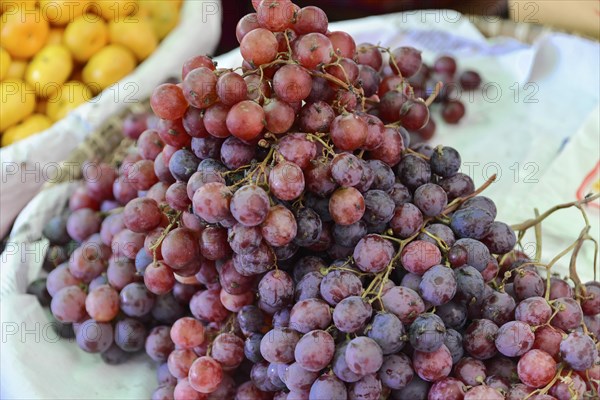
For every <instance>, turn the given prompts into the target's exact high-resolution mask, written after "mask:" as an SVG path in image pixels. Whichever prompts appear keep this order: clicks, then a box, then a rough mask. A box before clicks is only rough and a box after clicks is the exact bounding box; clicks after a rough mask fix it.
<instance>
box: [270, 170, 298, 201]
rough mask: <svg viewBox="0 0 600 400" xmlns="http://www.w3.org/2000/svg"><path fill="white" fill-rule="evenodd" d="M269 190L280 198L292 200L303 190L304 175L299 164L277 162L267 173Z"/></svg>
mask: <svg viewBox="0 0 600 400" xmlns="http://www.w3.org/2000/svg"><path fill="white" fill-rule="evenodd" d="M269 185H270V188H271V192H272V193H273V195H275V197H277V198H278V199H280V200H293V199H296V198H297V197H299V196H300V194H301V193H302V191H303V190H304V185H305V182H304V175H303V173H302V170H301V169H300V167H299V166H297V165H296V164H294V163H291V162H288V161H282V162H279V163H278V164H277V165H276V166H275V167H273V169H271V172H270V173H269Z"/></svg>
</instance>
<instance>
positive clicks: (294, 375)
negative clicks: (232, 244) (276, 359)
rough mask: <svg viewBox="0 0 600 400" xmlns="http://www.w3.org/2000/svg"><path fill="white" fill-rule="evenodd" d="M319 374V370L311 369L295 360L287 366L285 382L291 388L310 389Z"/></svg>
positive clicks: (296, 389)
mask: <svg viewBox="0 0 600 400" xmlns="http://www.w3.org/2000/svg"><path fill="white" fill-rule="evenodd" d="M318 376H319V374H318V372H313V371H309V370H307V369H305V368H303V367H302V366H301V365H300V364H298V363H297V362H295V363H292V364H290V365H289V366H287V367H286V368H285V374H284V382H285V384H286V385H287V387H288V388H289V389H290V390H295V391H298V392H301V391H306V390H310V387H311V386H312V384H313V382H314V381H315V380H316V379H317V377H318Z"/></svg>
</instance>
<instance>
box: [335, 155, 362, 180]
mask: <svg viewBox="0 0 600 400" xmlns="http://www.w3.org/2000/svg"><path fill="white" fill-rule="evenodd" d="M362 175H363V167H362V163H361V162H360V161H359V159H358V157H356V156H355V155H353V154H351V153H340V154H337V155H336V156H335V157H334V158H333V160H332V162H331V176H332V177H333V179H334V180H335V181H336V182H337V183H338V184H339V185H340V186H346V187H349V186H356V185H358V184H359V183H360V180H361V178H362Z"/></svg>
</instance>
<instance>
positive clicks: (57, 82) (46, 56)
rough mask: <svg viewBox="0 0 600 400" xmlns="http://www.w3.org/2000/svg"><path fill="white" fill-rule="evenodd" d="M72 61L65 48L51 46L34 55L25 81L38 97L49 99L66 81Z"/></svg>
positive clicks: (71, 68)
mask: <svg viewBox="0 0 600 400" xmlns="http://www.w3.org/2000/svg"><path fill="white" fill-rule="evenodd" d="M71 71H73V60H72V59H71V53H70V52H69V50H68V49H67V47H66V46H63V45H60V44H52V45H50V46H46V47H44V48H43V49H42V51H40V52H39V53H37V54H36V56H35V57H34V58H33V60H31V62H30V63H29V65H28V66H27V71H25V80H26V81H27V83H29V84H30V85H31V86H33V87H34V88H35V92H36V93H37V95H38V96H40V97H50V96H52V95H53V94H54V93H56V91H57V90H58V88H59V87H60V86H61V85H62V84H63V83H65V82H66V81H67V79H68V78H69V76H70V75H71Z"/></svg>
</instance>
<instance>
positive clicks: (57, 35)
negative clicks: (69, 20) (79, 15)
mask: <svg viewBox="0 0 600 400" xmlns="http://www.w3.org/2000/svg"><path fill="white" fill-rule="evenodd" d="M64 33H65V30H64V29H63V28H51V29H50V32H49V33H48V39H47V40H46V46H48V45H50V44H61V43H62V41H63V35H64Z"/></svg>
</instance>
